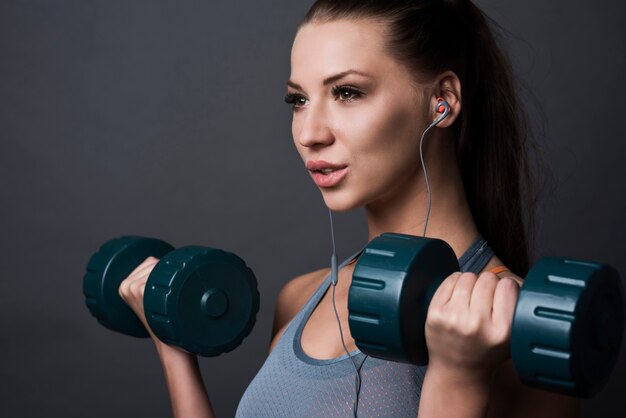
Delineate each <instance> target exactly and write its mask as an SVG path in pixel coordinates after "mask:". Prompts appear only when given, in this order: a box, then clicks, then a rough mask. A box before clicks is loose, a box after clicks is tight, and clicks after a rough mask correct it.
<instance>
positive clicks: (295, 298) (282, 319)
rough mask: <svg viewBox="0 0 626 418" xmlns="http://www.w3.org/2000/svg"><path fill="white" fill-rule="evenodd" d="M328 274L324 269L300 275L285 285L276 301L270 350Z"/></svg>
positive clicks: (327, 270) (327, 269)
mask: <svg viewBox="0 0 626 418" xmlns="http://www.w3.org/2000/svg"><path fill="white" fill-rule="evenodd" d="M329 273H330V269H329V268H324V269H320V270H316V271H312V272H310V273H306V274H302V275H300V276H297V277H295V278H293V279H291V280H289V281H288V282H287V283H285V285H284V286H283V287H282V289H281V290H280V293H279V294H278V298H277V300H276V308H275V310H274V323H273V326H272V342H271V344H270V350H271V349H272V348H273V347H274V345H275V343H276V342H277V341H278V339H279V338H280V335H282V333H283V331H284V329H285V327H286V326H287V324H288V323H289V321H291V319H292V318H293V317H294V316H296V314H297V313H298V312H299V311H300V309H302V307H303V306H304V304H305V303H306V302H307V301H308V300H309V299H310V298H311V296H313V293H315V291H316V290H317V289H318V288H319V287H320V286H321V285H322V282H323V281H324V279H325V278H326V277H327V276H328V274H329Z"/></svg>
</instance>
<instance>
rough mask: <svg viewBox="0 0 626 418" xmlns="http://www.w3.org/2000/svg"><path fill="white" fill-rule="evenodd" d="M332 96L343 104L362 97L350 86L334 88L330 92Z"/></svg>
mask: <svg viewBox="0 0 626 418" xmlns="http://www.w3.org/2000/svg"><path fill="white" fill-rule="evenodd" d="M332 94H333V96H335V97H336V98H337V99H339V100H341V101H345V102H351V101H353V100H355V99H358V98H359V97H362V96H363V93H362V92H361V91H360V90H358V89H356V88H354V87H351V86H335V87H333V90H332Z"/></svg>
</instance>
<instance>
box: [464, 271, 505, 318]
mask: <svg viewBox="0 0 626 418" xmlns="http://www.w3.org/2000/svg"><path fill="white" fill-rule="evenodd" d="M498 281H499V279H498V276H496V275H495V274H493V273H490V272H484V273H481V274H480V275H479V276H478V280H476V284H475V285H474V289H473V290H472V296H471V300H470V309H471V310H473V311H475V312H478V313H480V315H481V316H482V317H484V318H488V319H491V311H492V308H493V295H494V293H495V291H496V286H497V285H498Z"/></svg>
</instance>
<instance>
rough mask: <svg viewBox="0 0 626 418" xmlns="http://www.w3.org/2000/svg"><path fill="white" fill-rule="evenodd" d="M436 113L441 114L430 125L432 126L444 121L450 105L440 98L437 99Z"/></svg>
mask: <svg viewBox="0 0 626 418" xmlns="http://www.w3.org/2000/svg"><path fill="white" fill-rule="evenodd" d="M437 113H441V114H440V115H439V117H438V118H437V119H436V120H435V121H434V122H433V123H432V124H433V125H437V124H438V123H439V122H441V121H442V120H444V119H445V117H446V116H448V113H450V105H449V104H448V102H446V101H445V100H443V99H442V98H441V97H439V98H437Z"/></svg>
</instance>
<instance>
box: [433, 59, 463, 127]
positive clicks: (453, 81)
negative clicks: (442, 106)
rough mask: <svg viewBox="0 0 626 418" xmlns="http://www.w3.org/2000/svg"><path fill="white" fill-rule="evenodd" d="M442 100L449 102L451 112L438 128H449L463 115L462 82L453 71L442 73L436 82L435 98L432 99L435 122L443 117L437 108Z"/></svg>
mask: <svg viewBox="0 0 626 418" xmlns="http://www.w3.org/2000/svg"><path fill="white" fill-rule="evenodd" d="M440 98H441V99H443V100H445V101H446V102H448V105H449V106H450V112H449V113H448V116H446V117H445V118H444V119H443V120H442V121H441V122H439V123H438V124H437V126H439V127H441V128H447V127H449V126H451V125H452V124H453V123H454V121H455V120H456V118H457V117H458V116H459V114H460V113H461V80H459V77H458V76H457V75H456V74H455V73H454V72H452V71H445V72H443V73H441V74H440V75H439V76H438V77H437V79H436V80H435V85H434V89H433V96H432V97H431V98H430V104H431V109H432V111H431V112H432V113H431V114H432V120H433V121H435V120H436V119H437V118H438V117H439V116H441V114H440V113H438V112H437V108H438V107H439V106H437V103H438V101H439V99H440Z"/></svg>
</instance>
